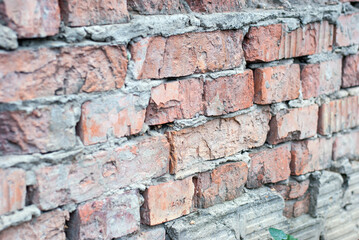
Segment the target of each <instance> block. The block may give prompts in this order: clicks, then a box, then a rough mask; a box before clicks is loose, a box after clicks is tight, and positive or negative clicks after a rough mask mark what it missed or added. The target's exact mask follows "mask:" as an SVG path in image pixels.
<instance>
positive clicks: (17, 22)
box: [0, 0, 60, 38]
mask: <svg viewBox="0 0 359 240" xmlns="http://www.w3.org/2000/svg"><path fill="white" fill-rule="evenodd" d="M0 21H2V22H5V24H6V25H7V26H8V27H10V28H11V29H13V30H14V31H16V32H17V35H18V37H19V38H34V37H46V36H52V35H55V34H57V33H58V32H59V27H60V8H59V4H58V1H57V0H27V1H22V0H2V1H1V2H0Z"/></svg>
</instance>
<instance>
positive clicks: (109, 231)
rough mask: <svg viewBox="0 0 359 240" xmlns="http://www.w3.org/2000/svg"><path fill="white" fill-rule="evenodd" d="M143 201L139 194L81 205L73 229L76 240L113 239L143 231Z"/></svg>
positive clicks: (112, 197)
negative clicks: (141, 212)
mask: <svg viewBox="0 0 359 240" xmlns="http://www.w3.org/2000/svg"><path fill="white" fill-rule="evenodd" d="M139 209H140V202H139V196H138V194H137V193H136V191H129V192H125V193H122V194H117V195H113V196H110V197H106V198H104V199H100V200H93V201H90V202H86V203H83V204H81V205H79V207H78V208H77V210H76V212H75V216H74V218H73V219H71V222H70V226H71V225H73V226H74V228H73V229H72V232H70V235H71V237H72V239H79V240H81V239H113V238H118V237H122V236H124V235H127V234H130V233H132V232H135V231H137V230H139V228H140V211H139Z"/></svg>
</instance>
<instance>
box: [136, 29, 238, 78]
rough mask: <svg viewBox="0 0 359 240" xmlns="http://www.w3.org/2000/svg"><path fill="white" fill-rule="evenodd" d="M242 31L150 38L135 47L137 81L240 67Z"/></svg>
mask: <svg viewBox="0 0 359 240" xmlns="http://www.w3.org/2000/svg"><path fill="white" fill-rule="evenodd" d="M242 39H243V33H242V31H239V30H236V31H214V32H202V33H186V34H182V35H176V36H171V37H168V38H164V37H161V36H158V37H149V38H144V39H142V40H140V41H139V42H137V43H134V44H132V45H131V55H132V57H133V60H134V73H135V78H137V79H147V78H166V77H179V76H186V75H190V74H193V73H204V72H213V71H218V70H224V69H230V68H234V67H237V66H240V65H241V64H242V63H243V61H244V57H243V50H242Z"/></svg>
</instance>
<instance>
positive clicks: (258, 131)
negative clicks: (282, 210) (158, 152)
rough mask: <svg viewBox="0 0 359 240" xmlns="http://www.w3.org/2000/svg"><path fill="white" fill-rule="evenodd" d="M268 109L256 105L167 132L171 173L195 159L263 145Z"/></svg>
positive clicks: (225, 154)
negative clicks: (223, 117)
mask: <svg viewBox="0 0 359 240" xmlns="http://www.w3.org/2000/svg"><path fill="white" fill-rule="evenodd" d="M268 110H269V109H268V108H259V109H256V110H255V111H252V112H250V113H247V114H243V115H239V116H236V117H234V118H227V119H215V120H212V121H210V122H207V123H205V124H204V125H201V126H199V127H195V128H187V129H183V130H180V131H177V132H176V131H172V132H169V133H168V137H169V140H170V144H171V165H170V171H171V173H175V172H177V171H179V170H181V169H185V168H186V167H188V166H190V165H192V163H193V162H195V161H197V160H203V161H206V160H211V159H216V158H221V157H226V156H229V155H232V154H235V153H237V152H239V151H241V150H244V149H249V148H253V147H258V146H261V145H263V143H264V142H265V138H266V135H267V132H268V129H269V128H268V122H269V118H270V113H269V111H268ZM218 143H221V144H218Z"/></svg>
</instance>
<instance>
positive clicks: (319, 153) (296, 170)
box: [290, 138, 333, 175]
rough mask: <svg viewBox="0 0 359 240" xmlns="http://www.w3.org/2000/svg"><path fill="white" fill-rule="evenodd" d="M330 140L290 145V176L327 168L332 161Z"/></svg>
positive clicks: (320, 139)
mask: <svg viewBox="0 0 359 240" xmlns="http://www.w3.org/2000/svg"><path fill="white" fill-rule="evenodd" d="M332 144H333V140H332V139H325V138H317V139H314V140H305V141H300V142H293V143H292V150H291V154H292V161H291V163H290V169H291V171H292V175H302V174H305V173H308V172H314V171H317V170H323V169H326V168H329V167H330V165H331V159H332Z"/></svg>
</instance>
